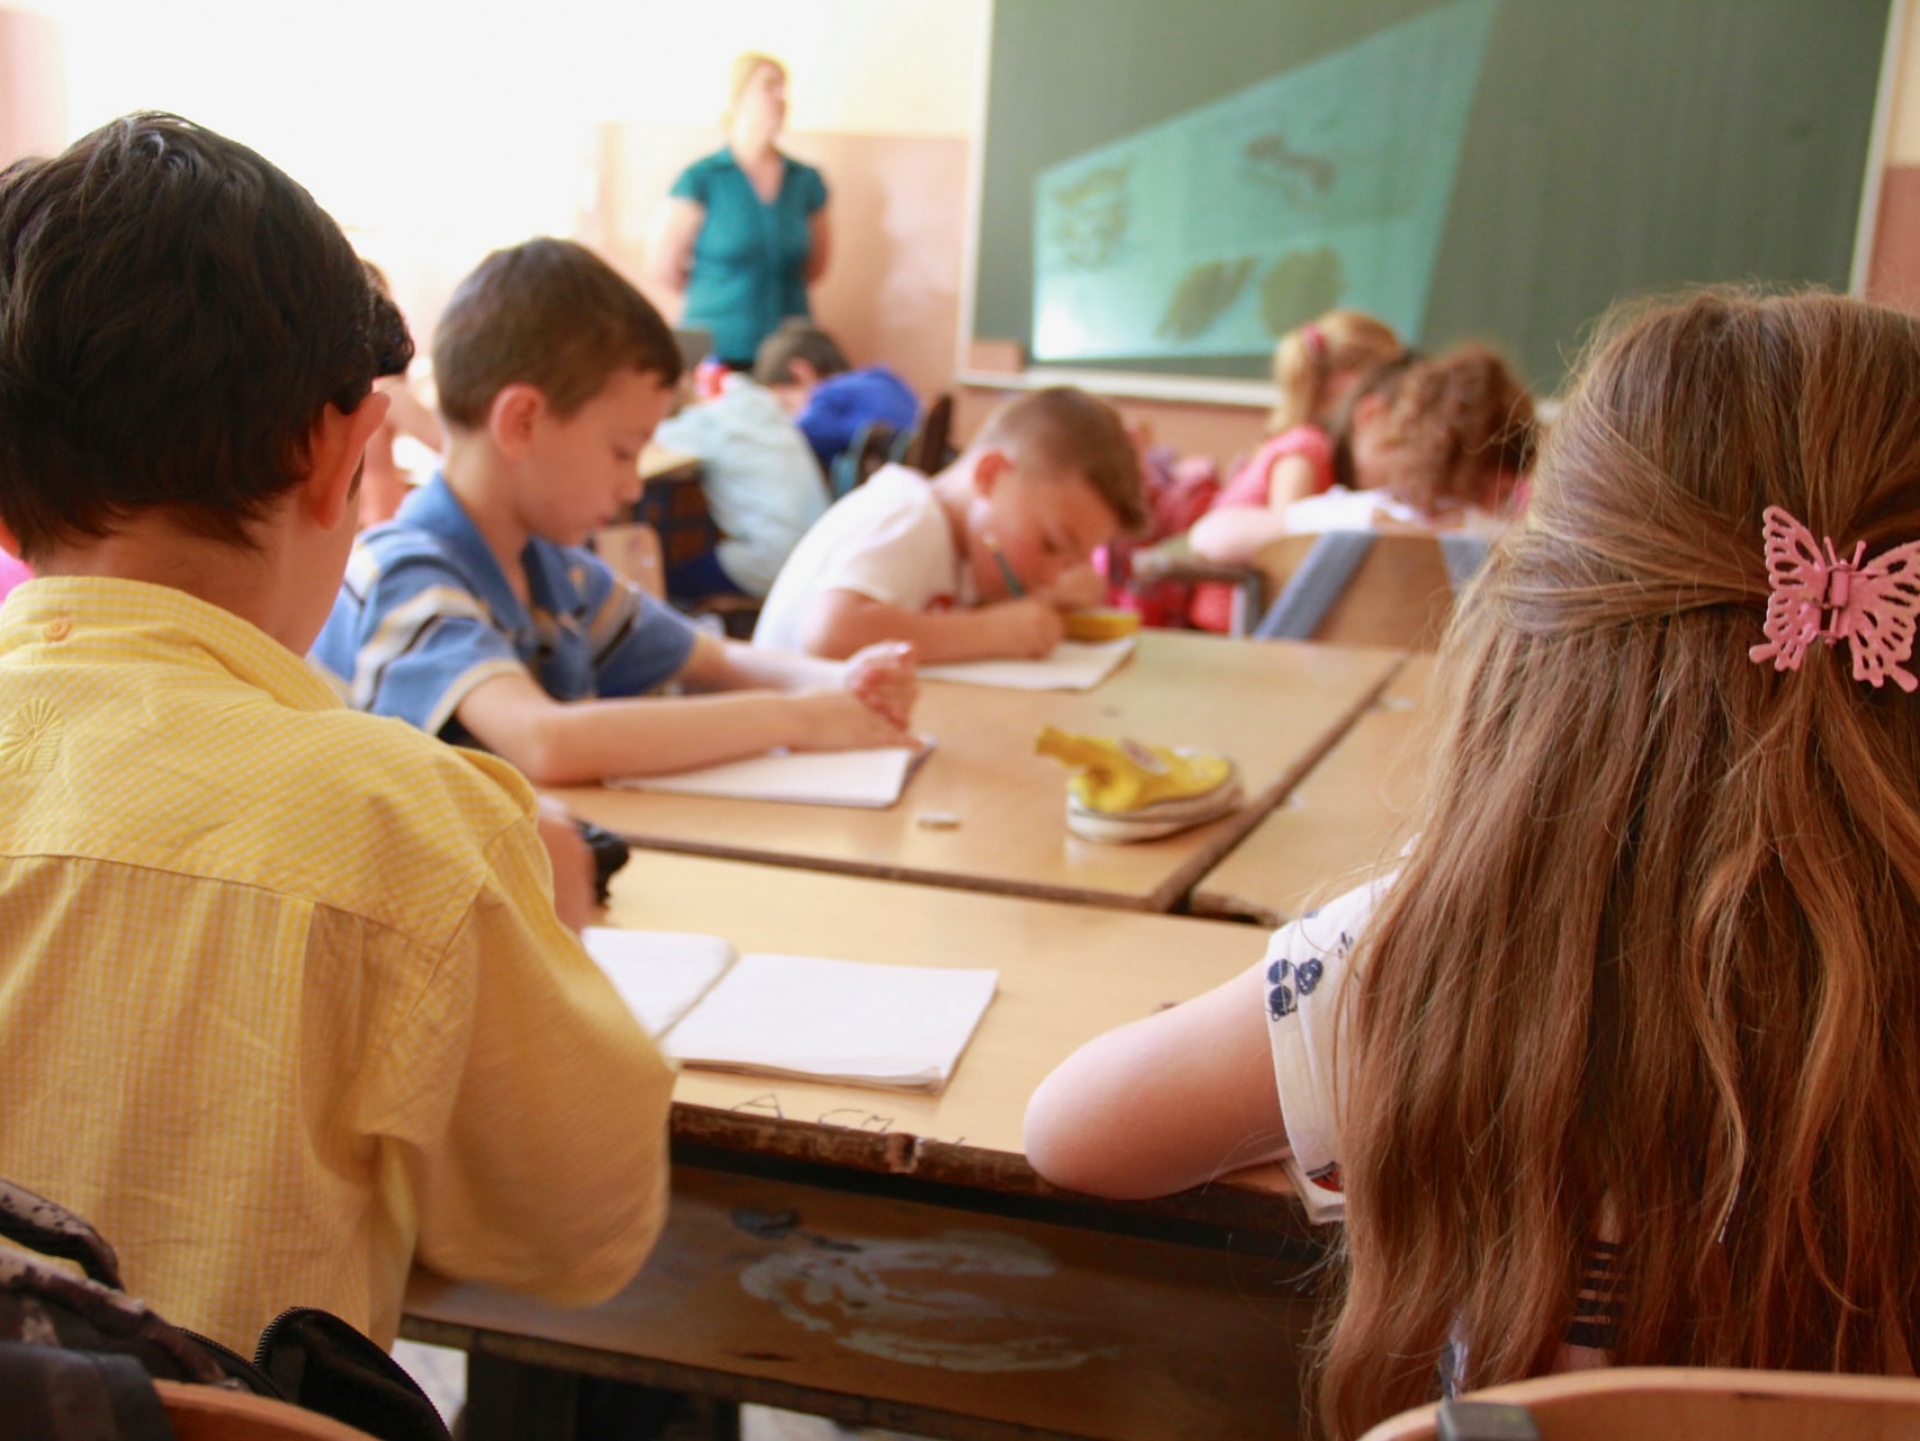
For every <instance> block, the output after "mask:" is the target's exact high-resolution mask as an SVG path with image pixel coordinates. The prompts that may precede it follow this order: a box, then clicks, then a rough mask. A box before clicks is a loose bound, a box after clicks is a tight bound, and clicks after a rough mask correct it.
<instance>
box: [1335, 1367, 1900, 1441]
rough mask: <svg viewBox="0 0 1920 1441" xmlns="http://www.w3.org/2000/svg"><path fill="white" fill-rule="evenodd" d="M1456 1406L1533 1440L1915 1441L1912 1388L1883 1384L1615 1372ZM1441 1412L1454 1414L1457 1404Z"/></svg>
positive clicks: (1410, 1419)
mask: <svg viewBox="0 0 1920 1441" xmlns="http://www.w3.org/2000/svg"><path fill="white" fill-rule="evenodd" d="M1460 1401H1461V1402H1469V1403H1487V1404H1490V1405H1496V1406H1499V1407H1500V1408H1501V1409H1503V1410H1504V1409H1506V1408H1511V1407H1519V1408H1523V1409H1524V1410H1525V1412H1526V1413H1527V1414H1528V1415H1530V1416H1531V1417H1532V1420H1533V1425H1534V1427H1535V1429H1536V1430H1537V1432H1538V1434H1539V1436H1540V1441H1615V1438H1624V1437H1632V1438H1634V1441H1841V1438H1843V1437H1844V1438H1847V1441H1893V1438H1896V1437H1901V1438H1912V1437H1920V1381H1916V1380H1912V1379H1903V1378H1896V1377H1889V1376H1831V1375H1823V1374H1809V1373H1806V1372H1799V1371H1716V1370H1706V1369H1689V1368H1682V1367H1672V1368H1668V1367H1651V1366H1649V1367H1621V1368H1619V1369H1615V1370H1601V1371H1574V1372H1570V1373H1568V1374H1566V1375H1562V1376H1540V1377H1536V1378H1534V1379H1533V1380H1531V1381H1517V1382H1515V1383H1514V1384H1512V1385H1510V1386H1492V1387H1489V1388H1488V1389H1486V1390H1485V1391H1476V1392H1474V1393H1473V1394H1472V1395H1469V1396H1463V1397H1461V1398H1460ZM1443 1404H1446V1405H1449V1406H1452V1407H1458V1406H1459V1405H1460V1402H1450V1403H1443ZM1505 1419H1507V1420H1509V1421H1511V1420H1512V1419H1513V1418H1512V1417H1511V1416H1510V1415H1509V1416H1508V1417H1507V1418H1505ZM1439 1424H1440V1407H1439V1406H1422V1407H1420V1408H1419V1409H1417V1410H1414V1411H1407V1412H1404V1413H1403V1414H1401V1415H1399V1416H1395V1417H1393V1418H1391V1419H1389V1420H1386V1421H1382V1422H1381V1423H1380V1424H1379V1425H1378V1426H1375V1427H1374V1428H1373V1429H1372V1430H1371V1431H1369V1432H1367V1434H1366V1435H1365V1436H1364V1437H1362V1438H1361V1441H1432V1438H1435V1437H1437V1436H1438V1435H1439V1434H1440V1430H1439ZM1457 1425H1458V1420H1457V1419H1456V1428H1457ZM1466 1434H1468V1435H1472V1434H1473V1433H1472V1432H1471V1431H1468V1432H1467V1433H1466ZM1488 1434H1490V1435H1497V1436H1502V1437H1521V1436H1524V1435H1526V1434H1527V1433H1526V1432H1525V1430H1524V1429H1521V1428H1520V1427H1518V1426H1515V1428H1514V1429H1510V1430H1504V1431H1491V1430H1490V1431H1489V1433H1488Z"/></svg>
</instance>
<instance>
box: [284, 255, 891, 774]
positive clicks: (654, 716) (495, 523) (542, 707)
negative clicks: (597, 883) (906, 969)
mask: <svg viewBox="0 0 1920 1441" xmlns="http://www.w3.org/2000/svg"><path fill="white" fill-rule="evenodd" d="M433 367H434V380H435V384H436V386H437V387H438V390H439V396H440V413H441V416H442V418H443V419H444V421H445V422H446V430H447V441H448V444H447V457H446V466H445V470H444V471H443V473H442V474H440V475H438V476H436V477H435V478H434V479H433V481H432V482H430V483H429V484H427V485H425V486H422V487H421V488H420V489H419V490H417V491H416V492H414V494H413V495H411V496H409V497H408V499H407V501H406V502H405V503H404V504H403V505H402V506H401V507H400V511H399V513H398V514H397V515H396V516H395V517H394V519H393V521H392V522H391V523H390V524H388V525H385V526H378V527H375V528H374V529H373V530H370V531H368V532H367V533H366V534H365V535H364V536H362V537H361V539H360V542H359V544H358V545H357V546H356V547H355V550H354V554H353V559H352V561H351V562H350V563H349V565H348V567H347V579H346V584H345V586H344V587H343V588H342V590H341V593H340V597H339V600H338V602H337V603H336V604H335V606H334V610H333V614H332V616H331V617H330V618H329V619H328V621H327V624H326V627H325V629H324V630H323V631H322V632H321V635H320V639H319V642H318V643H317V644H316V646H315V647H314V658H315V659H316V660H317V661H319V663H320V664H321V665H323V666H325V667H326V668H327V669H328V670H329V671H331V672H332V673H333V674H334V675H335V676H337V677H339V679H340V681H341V682H342V684H343V685H344V686H345V687H346V688H347V690H348V692H349V694H350V695H351V698H352V701H353V704H354V705H356V706H359V707H360V708H362V709H364V710H371V711H373V712H375V713H377V714H380V715H391V716H398V717H400V718H402V719H404V720H407V721H410V722H411V723H413V724H414V725H417V726H419V727H420V728H421V729H423V730H426V731H428V732H430V733H433V734H436V735H441V736H444V737H446V738H447V739H450V740H456V741H463V742H468V743H477V744H479V745H481V746H484V747H485V748H486V749H488V750H490V751H492V752H493V753H494V754H496V755H498V756H500V757H502V758H503V759H505V760H508V761H511V762H513V764H514V765H516V766H518V767H519V768H520V769H521V770H522V771H523V772H524V773H525V774H526V775H527V776H528V777H529V778H530V779H532V780H533V781H534V782H535V783H536V784H540V785H564V784H568V783H575V782H586V781H598V780H602V779H604V778H606V777H608V776H618V775H639V774H649V773H660V772H668V771H677V770H685V769H688V768H691V767H695V766H701V765H707V764H711V763H713V762H716V761H724V760H733V759H737V758H739V757H741V756H748V755H755V754H758V753H760V752H762V751H766V750H770V749H772V748H774V747H776V746H785V747H788V748H790V749H795V750H841V749H848V748H853V747H862V746H887V745H901V746H910V745H913V744H915V741H914V739H913V737H911V736H910V735H909V734H908V733H907V731H906V729H905V727H906V724H907V720H908V716H909V714H910V712H911V710H912V706H913V699H914V673H913V662H912V658H911V655H910V653H909V651H908V648H907V647H905V646H903V645H898V644H894V645H879V646H873V647H869V648H867V649H865V650H862V651H860V653H858V654H854V655H852V658H851V660H849V661H847V663H846V664H844V665H842V664H833V663H828V662H824V661H819V660H812V659H808V658H806V657H803V656H798V655H783V654H780V653H777V652H771V651H764V650H756V649H755V648H753V647H751V646H748V645H744V644H741V643H739V642H735V641H725V640H721V639H719V638H717V637H715V636H711V635H708V634H706V633H705V632H703V631H700V630H697V629H695V628H694V626H693V625H692V624H691V623H690V622H688V621H687V620H685V619H684V618H682V617H681V616H680V615H678V614H677V613H676V612H674V611H672V610H671V609H669V608H668V607H667V606H665V605H664V604H662V603H660V602H659V601H656V600H654V599H653V598H652V597H650V596H647V595H645V594H643V593H641V592H640V591H639V590H637V589H636V588H634V587H633V586H630V585H628V584H626V583H624V582H623V581H621V580H619V579H618V578H616V577H615V576H614V575H613V574H612V573H611V571H609V570H608V568H607V567H606V565H604V564H603V563H602V562H601V561H600V560H599V559H598V558H597V557H595V556H594V555H592V554H591V553H590V552H588V551H586V550H584V549H581V547H582V545H583V544H584V543H585V541H586V540H587V538H588V537H589V536H590V535H591V534H592V533H593V531H594V530H596V529H597V528H599V527H600V526H603V525H605V524H607V523H608V522H610V521H613V520H615V519H616V518H618V516H619V514H620V512H621V510H622V508H623V507H625V506H627V505H629V504H631V503H632V502H633V501H634V500H635V499H637V498H638V496H639V494H640V486H641V482H640V476H639V471H638V468H637V462H638V459H639V456H640V452H641V450H642V448H643V447H644V446H645V445H646V443H647V440H648V439H649V438H650V437H651V436H652V434H653V430H654V427H655V426H656V425H658V424H659V423H660V421H661V419H662V417H664V416H665V414H666V412H667V408H668V406H669V404H670V403H671V401H672V399H673V396H674V387H675V383H676V382H677V381H678V380H679V378H680V353H679V348H678V347H677V346H676V345H675V343H674V339H673V332H672V331H671V330H669V329H668V327H667V325H666V322H665V321H663V320H661V318H660V316H659V315H658V313H656V312H655V310H654V309H653V307H652V306H651V305H649V304H648V303H647V301H646V300H645V299H644V298H643V297H642V296H641V295H640V293H639V292H638V291H637V290H635V289H634V288H633V287H632V286H631V285H629V284H628V283H627V282H626V281H625V280H624V279H622V278H621V276H620V275H619V274H618V273H616V272H615V271H614V270H613V269H612V268H611V267H610V266H608V265H607V264H606V262H604V261H602V260H601V259H599V258H598V257H597V256H595V255H594V254H593V253H592V252H591V251H588V250H586V249H584V248H583V247H581V246H579V245H575V244H573V243H572V242H570V241H565V240H552V239H540V240H530V241H528V242H526V243H525V244H523V245H518V246H515V247H513V248H512V249H510V250H501V251H496V252H494V253H493V254H492V255H489V256H488V257H487V258H486V259H485V260H484V261H482V262H481V263H480V266H479V268H478V269H476V270H475V271H474V272H473V274H471V275H469V276H468V277H467V278H466V279H465V280H464V281H462V282H461V283H460V286H459V288H458V289H457V290H456V291H455V292H454V295H453V299H452V300H451V301H450V302H449V303H448V305H447V309H446V311H445V313H444V314H443V315H442V316H441V318H440V325H439V328H438V330H437V331H436V333H435V336H434V346H433ZM670 682H671V683H677V684H678V685H679V686H681V687H682V688H684V689H686V690H689V691H693V692H697V693H699V694H694V695H687V696H672V697H655V696H652V695H650V694H649V693H650V692H652V691H654V690H655V689H657V688H658V687H660V686H662V685H665V684H668V683H670Z"/></svg>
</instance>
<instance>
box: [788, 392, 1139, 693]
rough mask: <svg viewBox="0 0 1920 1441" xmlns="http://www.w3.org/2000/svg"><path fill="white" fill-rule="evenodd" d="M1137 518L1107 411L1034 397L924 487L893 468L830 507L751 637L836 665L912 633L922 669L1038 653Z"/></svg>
mask: <svg viewBox="0 0 1920 1441" xmlns="http://www.w3.org/2000/svg"><path fill="white" fill-rule="evenodd" d="M1144 519H1145V507H1144V503H1143V501H1142V499H1141V493H1140V461H1139V456H1138V455H1137V453H1136V452H1135V450H1134V448H1133V442H1132V441H1131V440H1130V439H1129V438H1128V436H1127V433H1126V430H1125V429H1124V427H1123V426H1122V425H1121V423H1120V417H1119V416H1118V415H1117V414H1115V413H1114V411H1113V409H1112V407H1110V406H1108V405H1106V404H1105V403H1103V402H1101V401H1099V400H1096V399H1094V398H1093V397H1092V396H1090V395H1087V394H1085V393H1084V392H1082V391H1078V390H1073V389H1069V388H1067V387H1063V386H1062V387H1053V388H1051V389H1047V390H1040V391H1035V392H1034V393H1033V394H1031V395H1027V396H1023V397H1021V398H1019V399H1017V400H1013V401H1009V402H1008V403H1007V404H1005V405H1003V406H1002V407H1001V408H1000V409H998V410H996V411H995V412H994V413H993V415H992V416H990V417H989V418H988V420H987V423H986V424H985V425H984V426H983V427H982V428H981V431H980V435H979V438H978V439H977V440H976V441H975V442H974V444H973V445H972V446H971V447H970V448H969V449H968V450H967V451H966V453H965V454H963V455H962V456H961V457H960V458H959V459H958V460H956V461H954V462H953V464H952V465H949V466H948V467H947V468H946V469H945V470H943V471H941V472H940V473H939V474H938V475H936V476H934V477H932V478H931V479H928V478H927V477H925V476H922V475H921V474H919V473H918V472H917V471H912V470H908V469H906V468H905V467H904V466H897V465H890V466H886V467H884V468H883V469H881V470H880V471H878V472H876V473H875V474H874V475H873V476H872V477H871V478H870V479H869V480H868V481H867V483H866V484H865V485H863V486H861V487H860V488H859V489H857V490H855V491H853V492H852V493H851V494H849V495H847V496H846V497H845V498H844V499H842V500H840V501H839V502H838V503H837V504H835V505H834V506H833V508H832V509H830V510H829V511H828V512H827V513H826V514H825V515H824V516H822V517H821V518H820V520H819V521H818V523H816V524H815V525H814V527H813V528H812V529H811V530H809V531H808V532H807V534H806V536H805V537H804V538H803V539H802V540H801V542H800V544H799V545H798V546H797V547H796V548H795V549H794V552H793V554H792V555H791V556H789V557H788V559H787V563H786V566H785V567H784V568H783V569H782V570H781V572H780V575H779V578H778V579H777V580H776V581H775V582H774V585H773V589H772V591H771V592H770V593H769V594H768V596H767V601H766V605H765V606H764V607H763V608H762V609H761V612H760V623H759V626H758V627H757V628H756V629H755V631H754V635H753V639H754V643H755V644H756V645H763V646H774V647H779V648H781V649H787V650H801V651H807V652H810V653H812V654H814V655H821V656H828V657H834V658H839V657H844V656H848V655H852V654H853V653H854V652H855V651H857V650H859V649H861V648H862V647H863V646H867V645H871V644H873V643H874V642H875V641H880V640H905V641H911V642H912V643H913V646H914V651H915V654H916V656H917V657H918V659H919V660H921V661H922V662H923V663H926V664H937V663H939V662H943V661H957V660H977V659H983V658H986V657H990V656H1043V655H1046V654H1047V653H1048V652H1049V651H1051V650H1052V649H1053V648H1054V646H1055V645H1057V644H1058V643H1059V641H1060V639H1061V637H1062V635H1063V634H1064V633H1065V623H1064V622H1063V621H1062V620H1061V617H1060V613H1061V611H1063V610H1071V609H1075V608H1078V607H1082V606H1088V605H1096V604H1098V603H1099V601H1100V599H1101V597H1102V594H1103V592H1104V584H1103V582H1102V581H1101V579H1100V577H1099V576H1098V575H1097V574H1095V572H1094V570H1093V568H1092V566H1091V565H1090V564H1089V561H1090V559H1091V557H1092V555H1093V552H1094V551H1095V550H1096V549H1097V548H1099V547H1100V546H1102V545H1104V544H1106V542H1108V541H1109V540H1112V539H1113V538H1114V537H1115V536H1116V535H1118V534H1120V533H1122V532H1124V531H1129V530H1133V529H1135V528H1137V527H1138V526H1139V525H1140V524H1141V523H1142V522H1143V520H1144Z"/></svg>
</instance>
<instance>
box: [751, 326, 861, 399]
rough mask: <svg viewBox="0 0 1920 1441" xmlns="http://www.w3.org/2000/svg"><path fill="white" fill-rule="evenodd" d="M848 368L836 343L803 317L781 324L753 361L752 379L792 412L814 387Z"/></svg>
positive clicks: (762, 343) (763, 342)
mask: <svg viewBox="0 0 1920 1441" xmlns="http://www.w3.org/2000/svg"><path fill="white" fill-rule="evenodd" d="M852 368H853V367H852V366H851V365H849V364H848V363H847V357H846V354H845V352H843V351H842V350H841V349H840V345H839V343H838V342H837V341H836V340H834V338H833V337H832V336H831V335H829V334H827V332H826V331H824V330H822V329H821V328H820V327H819V326H817V325H815V324H814V323H813V322H812V321H811V320H809V319H807V318H806V317H805V316H804V315H792V316H788V317H787V318H786V319H785V320H783V321H781V322H780V324H779V326H778V327H776V328H775V329H774V331H773V332H772V334H770V335H768V336H767V338H766V339H765V340H763V341H761V342H760V348H759V350H757V351H755V352H754V357H753V378H754V379H755V380H757V381H758V382H759V383H760V384H762V385H764V386H766V387H767V389H769V390H771V391H772V392H773V393H774V394H775V395H777V396H779V397H780V400H781V403H782V404H783V405H785V406H786V407H787V409H788V410H791V411H796V412H797V411H799V410H801V409H802V408H804V407H805V405H806V403H807V398H808V397H809V396H810V395H812V394H813V388H814V386H816V385H818V384H819V383H820V382H821V381H823V380H825V379H826V378H827V377H828V376H830V375H841V374H843V373H845V372H846V371H848V370H851V369H852Z"/></svg>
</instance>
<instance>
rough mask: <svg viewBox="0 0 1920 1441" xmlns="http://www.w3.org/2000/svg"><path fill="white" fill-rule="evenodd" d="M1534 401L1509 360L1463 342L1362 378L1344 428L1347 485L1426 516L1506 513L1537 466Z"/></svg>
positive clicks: (1345, 411)
mask: <svg viewBox="0 0 1920 1441" xmlns="http://www.w3.org/2000/svg"><path fill="white" fill-rule="evenodd" d="M1533 445H1534V412H1533V399H1532V397H1531V396H1529V395H1528V394H1527V388H1526V386H1525V385H1523V384H1522V383H1521V382H1520V380H1519V379H1518V377H1516V376H1515V375H1514V373H1513V372H1512V371H1511V370H1510V369H1509V368H1508V367H1507V363H1506V361H1505V360H1503V359H1502V358H1501V357H1500V355H1499V354H1498V353H1497V352H1495V351H1493V350H1491V349H1489V348H1488V347H1486V346H1484V345H1476V344H1472V343H1468V344H1465V345H1458V346H1455V347H1454V348H1453V349H1451V350H1448V351H1446V352H1445V353H1444V354H1442V355H1439V356H1436V357H1434V358H1433V359H1431V360H1428V359H1423V358H1421V357H1418V356H1414V355H1411V354H1407V355H1402V356H1401V357H1399V358H1397V359H1395V360H1392V361H1389V362H1388V363H1387V364H1385V365H1383V366H1380V367H1379V368H1377V369H1376V370H1374V371H1372V372H1370V373H1369V374H1368V375H1366V376H1364V377H1362V378H1361V380H1360V381H1359V382H1358V384H1357V385H1356V386H1355V388H1354V390H1353V392H1352V394H1351V396H1350V397H1349V399H1348V401H1347V403H1346V405H1345V406H1343V408H1342V414H1341V418H1340V420H1339V421H1338V422H1337V423H1336V426H1335V442H1334V471H1335V473H1336V475H1338V477H1339V478H1340V480H1341V483H1342V484H1345V485H1349V486H1352V487H1353V488H1355V489H1357V490H1381V491H1385V492H1386V493H1387V494H1389V495H1391V496H1392V497H1393V498H1394V499H1395V500H1397V501H1400V502H1401V503H1403V504H1405V505H1408V506H1411V507H1412V508H1413V509H1415V510H1416V511H1418V512H1419V513H1420V514H1422V515H1424V516H1428V517H1432V518H1444V517H1445V516H1446V515H1447V514H1448V513H1450V512H1455V511H1459V510H1463V509H1465V508H1466V507H1469V506H1472V507H1477V508H1479V509H1482V510H1498V509H1500V508H1501V506H1502V505H1503V504H1504V502H1505V500H1506V497H1507V496H1508V494H1510V492H1511V491H1512V489H1513V486H1514V483H1515V482H1516V481H1517V480H1518V479H1519V477H1520V475H1521V473H1522V472H1523V471H1524V470H1525V469H1526V468H1527V466H1528V465H1529V464H1531V462H1532V458H1533Z"/></svg>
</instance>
